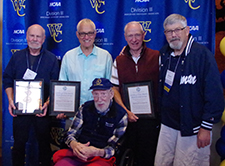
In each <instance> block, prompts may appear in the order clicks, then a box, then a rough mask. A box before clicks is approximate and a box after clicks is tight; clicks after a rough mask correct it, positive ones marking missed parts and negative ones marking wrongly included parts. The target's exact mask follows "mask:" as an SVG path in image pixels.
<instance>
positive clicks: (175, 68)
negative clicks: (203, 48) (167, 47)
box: [168, 55, 181, 73]
mask: <svg viewBox="0 0 225 166" xmlns="http://www.w3.org/2000/svg"><path fill="white" fill-rule="evenodd" d="M171 57H172V55H170V59H169V64H168V70H169V69H170V65H171ZM180 57H181V55H180V56H179V59H178V61H177V64H176V66H175V69H174V73H176V71H177V66H178V64H179V63H180Z"/></svg>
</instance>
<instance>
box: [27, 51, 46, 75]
mask: <svg viewBox="0 0 225 166" xmlns="http://www.w3.org/2000/svg"><path fill="white" fill-rule="evenodd" d="M31 56H32V55H31ZM26 58H27V68H29V66H30V64H29V57H28V51H26ZM41 59H42V53H41V55H40V58H39V61H38V64H37V67H36V70H35V72H36V73H37V71H38V68H39V65H40V63H41Z"/></svg>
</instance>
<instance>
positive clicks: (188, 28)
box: [185, 26, 190, 36]
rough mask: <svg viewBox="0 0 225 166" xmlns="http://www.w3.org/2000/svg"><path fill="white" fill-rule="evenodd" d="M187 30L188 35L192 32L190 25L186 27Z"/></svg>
mask: <svg viewBox="0 0 225 166" xmlns="http://www.w3.org/2000/svg"><path fill="white" fill-rule="evenodd" d="M185 31H186V34H187V36H188V35H189V33H190V27H189V26H187V27H186V28H185Z"/></svg>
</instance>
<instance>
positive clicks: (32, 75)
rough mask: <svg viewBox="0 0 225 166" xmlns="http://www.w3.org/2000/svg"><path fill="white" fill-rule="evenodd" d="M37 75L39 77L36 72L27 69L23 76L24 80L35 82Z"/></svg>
mask: <svg viewBox="0 0 225 166" xmlns="http://www.w3.org/2000/svg"><path fill="white" fill-rule="evenodd" d="M36 75H37V73H36V72H34V71H32V70H30V69H27V70H26V72H25V73H24V75H23V79H24V80H33V79H35V77H36Z"/></svg>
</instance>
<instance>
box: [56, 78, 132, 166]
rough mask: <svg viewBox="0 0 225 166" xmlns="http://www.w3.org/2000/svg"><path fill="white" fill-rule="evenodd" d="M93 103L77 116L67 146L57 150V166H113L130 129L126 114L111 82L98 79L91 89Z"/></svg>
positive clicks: (87, 105)
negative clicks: (121, 138) (126, 132)
mask: <svg viewBox="0 0 225 166" xmlns="http://www.w3.org/2000/svg"><path fill="white" fill-rule="evenodd" d="M90 89H91V90H92V95H93V97H94V100H92V101H88V102H86V103H84V104H83V105H82V106H81V107H80V109H79V111H78V112H77V114H76V115H75V117H74V119H73V121H72V125H71V127H70V129H69V131H68V133H67V134H68V136H67V138H66V141H65V142H66V144H67V145H68V147H70V149H67V150H65V149H62V150H59V151H57V152H56V153H55V154H54V156H53V161H54V163H55V166H65V165H66V166H74V165H85V166H86V165H88V166H90V165H92V164H93V165H95V164H96V165H101V166H112V165H113V164H114V162H115V159H114V157H113V155H114V153H115V145H116V142H117V141H118V140H119V138H120V137H121V136H122V135H123V134H124V132H125V130H126V127H127V121H128V120H127V113H126V111H125V110H124V109H123V108H122V107H121V106H120V105H118V104H117V103H116V102H115V101H114V100H113V96H114V92H113V90H112V84H111V82H110V81H109V80H108V79H105V78H96V79H95V80H94V81H93V82H92V86H91V87H90Z"/></svg>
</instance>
